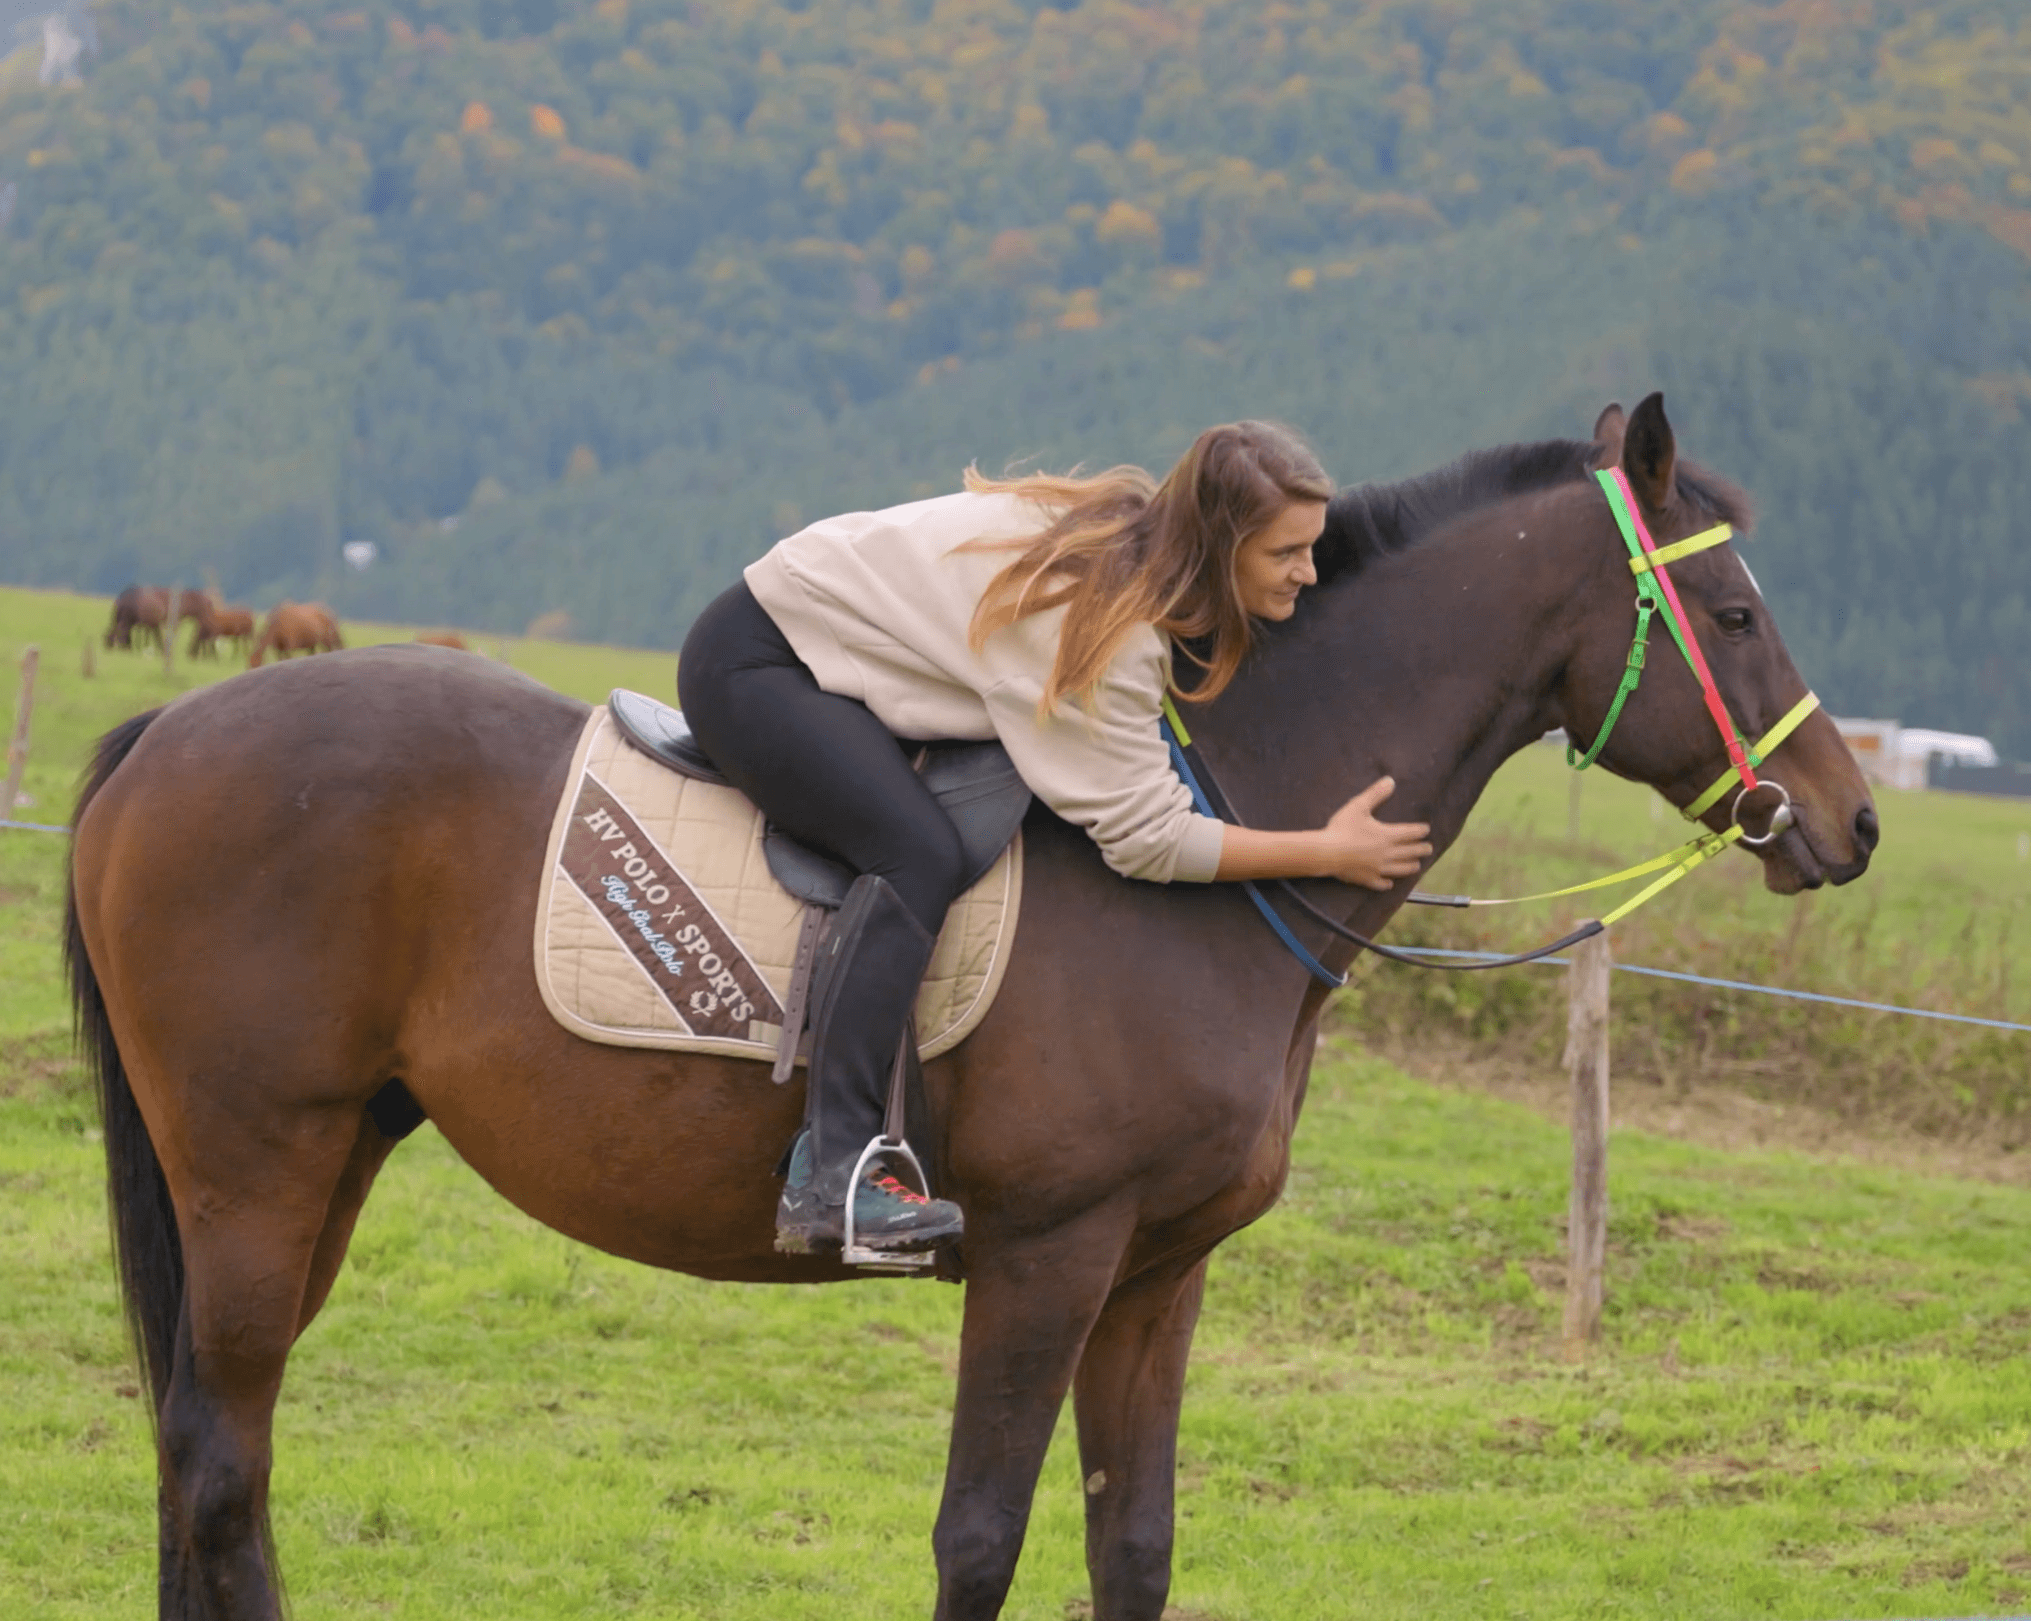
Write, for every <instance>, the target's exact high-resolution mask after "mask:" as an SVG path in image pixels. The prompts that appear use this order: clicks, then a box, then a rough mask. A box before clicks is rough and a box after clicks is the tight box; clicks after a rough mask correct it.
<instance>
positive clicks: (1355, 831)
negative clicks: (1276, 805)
mask: <svg viewBox="0 0 2031 1621" xmlns="http://www.w3.org/2000/svg"><path fill="white" fill-rule="evenodd" d="M1395 792H1396V779H1395V778H1394V777H1378V778H1376V779H1375V781H1373V782H1372V783H1370V784H1369V785H1368V786H1367V787H1366V788H1364V789H1362V790H1361V792H1360V793H1358V794H1356V795H1355V796H1354V797H1353V798H1352V799H1350V800H1348V801H1347V803H1346V804H1344V805H1342V806H1341V807H1340V808H1339V809H1338V810H1336V811H1335V812H1333V815H1332V819H1331V820H1330V821H1328V822H1327V823H1326V825H1325V827H1323V828H1322V829H1321V830H1320V833H1321V836H1322V837H1323V839H1324V841H1325V845H1326V849H1325V857H1326V860H1327V862H1328V866H1327V869H1326V871H1325V873H1324V874H1323V875H1322V876H1324V877H1328V878H1337V879H1339V880H1340V882H1341V883H1343V884H1359V885H1360V886H1361V887H1362V888H1364V889H1387V888H1389V886H1390V883H1391V881H1392V880H1394V879H1397V878H1408V877H1410V876H1411V875H1412V874H1413V873H1415V872H1417V871H1418V869H1419V868H1421V867H1422V866H1423V865H1424V863H1425V858H1426V857H1427V856H1429V855H1430V854H1431V853H1432V847H1431V845H1430V843H1429V842H1428V841H1427V839H1426V835H1427V834H1429V833H1430V832H1431V824H1430V823H1428V822H1381V821H1377V820H1376V818H1375V807H1376V806H1377V805H1380V804H1381V803H1382V802H1383V801H1384V800H1386V799H1387V798H1388V797H1389V796H1390V795H1391V794H1393V793H1395Z"/></svg>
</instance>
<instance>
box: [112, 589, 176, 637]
mask: <svg viewBox="0 0 2031 1621" xmlns="http://www.w3.org/2000/svg"><path fill="white" fill-rule="evenodd" d="M168 620H169V592H168V591H167V590H165V589H164V588H163V587H162V586H159V585H130V586H128V587H127V589H126V590H124V591H122V592H121V593H120V594H119V595H118V596H117V597H115V598H114V599H113V617H112V621H111V622H110V623H109V624H108V625H107V626H106V646H107V647H108V648H114V647H124V648H126V649H128V650H129V651H130V652H131V651H132V650H133V647H134V633H135V632H136V631H137V630H138V631H141V632H143V633H144V634H145V635H147V636H151V637H153V638H154V640H155V646H156V648H157V650H158V651H159V650H160V649H161V647H162V627H163V626H164V625H165V624H166V623H168Z"/></svg>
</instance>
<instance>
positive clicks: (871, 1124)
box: [776, 875, 964, 1255]
mask: <svg viewBox="0 0 2031 1621" xmlns="http://www.w3.org/2000/svg"><path fill="white" fill-rule="evenodd" d="M935 944H937V942H936V940H935V939H934V938H933V937H932V936H931V935H929V934H926V933H925V932H924V926H923V925H922V924H921V923H919V922H918V921H917V920H916V918H915V916H913V915H912V914H911V912H910V909H909V908H908V907H907V906H905V905H904V904H903V902H902V898H901V897H900V896H899V895H897V894H896V892H895V889H894V887H893V886H892V885H890V883H889V882H888V880H887V879H885V878H877V877H874V876H872V875H866V876H863V877H860V878H856V879H855V880H854V882H853V887H852V888H850V889H849V890H847V892H846V899H845V901H844V902H843V903H842V904H841V906H840V908H839V913H838V915H837V916H836V917H835V918H834V919H833V920H832V933H831V935H830V936H829V937H828V938H827V940H826V942H825V949H824V954H823V956H822V957H821V959H820V961H819V964H818V970H817V973H816V975H815V976H814V978H813V983H812V987H811V989H812V996H811V1009H812V1011H811V1067H810V1071H809V1074H808V1077H807V1080H806V1092H805V1103H804V1127H803V1129H802V1130H801V1131H799V1132H798V1134H797V1140H796V1142H795V1143H794V1144H792V1145H791V1150H790V1169H789V1175H788V1177H787V1179H786V1180H785V1181H784V1184H783V1199H782V1203H781V1204H779V1205H778V1206H777V1207H776V1248H777V1249H779V1250H781V1251H783V1252H784V1253H785V1254H790V1255H801V1254H804V1253H805V1252H807V1251H810V1250H836V1249H838V1248H839V1247H840V1246H841V1244H842V1243H843V1242H844V1239H845V1231H846V1200H847V1197H848V1194H849V1190H848V1188H847V1183H848V1181H849V1180H850V1179H851V1178H852V1176H853V1167H854V1163H855V1161H857V1160H858V1159H859V1158H860V1155H861V1152H862V1150H863V1149H865V1148H866V1147H867V1145H868V1144H869V1143H870V1142H872V1141H873V1140H874V1139H875V1138H876V1137H878V1136H879V1135H880V1134H881V1129H882V1117H883V1114H884V1112H885V1108H886V1104H887V1101H888V1090H889V1074H890V1070H891V1068H892V1067H893V1065H894V1063H895V1058H896V1049H897V1047H898V1046H900V1045H901V1042H902V1039H903V1032H904V1026H905V1023H906V1021H907V1020H908V1018H909V1015H910V1009H911V1007H912V1005H913V1004H914V1003H915V1001H916V997H917V987H918V985H919V984H920V983H922V981H923V978H924V969H925V968H926V967H927V966H928V965H929V964H930V961H931V948H932V947H933V946H934V945H935ZM851 1196H852V1198H853V1227H854V1237H855V1239H856V1241H857V1242H859V1243H862V1244H866V1245H868V1246H869V1247H870V1248H874V1249H884V1250H896V1251H912V1250H926V1249H933V1248H935V1247H936V1246H938V1245H940V1244H945V1243H949V1242H951V1241H952V1240H954V1239H956V1238H958V1237H959V1235H960V1233H961V1231H962V1229H963V1226H964V1223H963V1220H962V1218H961V1216H960V1214H959V1207H958V1206H957V1205H955V1204H953V1203H951V1202H950V1201H949V1200H946V1199H927V1198H925V1197H924V1196H923V1195H922V1194H920V1193H916V1192H914V1191H913V1190H911V1189H909V1188H906V1187H904V1186H903V1185H902V1184H901V1183H900V1182H898V1181H897V1180H896V1179H895V1177H894V1176H892V1175H890V1174H888V1170H887V1167H886V1166H884V1164H883V1163H882V1159H881V1156H879V1155H876V1156H875V1157H874V1158H873V1159H872V1160H871V1161H870V1162H869V1164H868V1168H867V1170H866V1171H865V1172H864V1173H863V1174H862V1176H861V1179H860V1184H859V1186H858V1187H856V1188H853V1189H852V1190H851Z"/></svg>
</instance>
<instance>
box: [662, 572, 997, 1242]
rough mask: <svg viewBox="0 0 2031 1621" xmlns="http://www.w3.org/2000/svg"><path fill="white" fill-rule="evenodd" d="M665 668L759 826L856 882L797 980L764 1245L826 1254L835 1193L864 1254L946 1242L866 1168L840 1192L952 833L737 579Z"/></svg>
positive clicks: (942, 1227) (945, 895)
mask: <svg viewBox="0 0 2031 1621" xmlns="http://www.w3.org/2000/svg"><path fill="white" fill-rule="evenodd" d="M679 672H680V681H681V684H682V689H683V699H684V705H685V716H686V718H687V719H688V720H689V721H690V723H691V728H692V731H693V733H694V734H695V735H696V737H697V738H698V741H699V743H700V745H701V746H702V747H703V748H704V749H705V751H706V752H707V753H708V754H710V755H711V756H712V758H713V761H714V763H715V764H717V765H718V766H719V768H720V770H721V771H723V772H724V773H725V774H726V776H727V778H728V779H729V780H730V781H731V782H732V783H733V784H734V785H735V786H736V787H738V788H740V789H741V790H742V791H743V792H745V793H746V794H747V795H748V797H749V798H751V799H752V800H754V802H755V803H756V804H757V805H759V806H760V807H761V809H762V811H763V812H764V813H765V814H766V815H767V816H768V817H769V819H770V820H771V821H773V822H775V823H777V824H778V825H779V826H781V827H782V828H783V829H784V830H785V831H787V832H789V833H790V834H792V835H793V836H794V837H796V838H799V839H802V840H803V841H805V842H806V843H809V844H812V845H815V846H817V847H818V848H819V849H821V850H824V851H825V852H827V853H828V854H830V855H833V856H836V857H838V858H839V859H840V860H842V861H844V862H846V863H847V864H848V865H850V866H851V867H853V868H854V869H855V870H856V871H857V872H859V873H860V874H861V875H862V876H861V877H859V878H857V879H856V880H855V881H854V884H853V886H852V888H851V889H850V890H849V891H848V892H847V896H846V900H845V902H844V904H842V905H841V907H840V908H839V911H838V914H837V915H836V916H835V917H834V919H833V923H832V928H831V932H830V933H829V934H828V935H827V937H826V941H825V945H824V948H823V950H822V952H821V956H820V960H819V966H818V971H817V975H816V978H815V980H814V983H813V986H812V996H811V1032H812V1039H811V1059H810V1067H809V1071H808V1074H807V1077H806V1093H805V1097H806V1102H805V1118H804V1127H803V1129H802V1130H801V1131H800V1132H799V1133H798V1137H797V1141H796V1142H795V1144H793V1146H792V1151H791V1156H790V1169H789V1176H788V1179H787V1180H786V1182H785V1184H784V1189H783V1200H782V1203H781V1205H780V1206H779V1207H778V1209H777V1214H776V1243H777V1247H778V1248H780V1249H784V1250H787V1251H791V1252H802V1251H805V1250H811V1249H822V1248H836V1247H837V1246H838V1244H839V1242H840V1240H841V1238H842V1237H843V1233H844V1225H845V1208H846V1201H847V1199H848V1198H851V1199H852V1200H853V1213H854V1226H855V1230H856V1234H857V1235H858V1236H860V1237H862V1238H863V1239H864V1240H865V1241H866V1242H868V1243H870V1244H871V1245H873V1246H875V1247H879V1248H886V1249H892V1250H907V1249H926V1248H930V1247H932V1246H934V1245H937V1244H940V1243H945V1242H947V1241H949V1240H951V1239H955V1238H957V1237H958V1236H959V1234H960V1231H961V1227H962V1222H961V1218H960V1214H959V1210H958V1207H957V1206H955V1205H952V1204H950V1203H948V1202H946V1201H944V1200H927V1199H924V1198H922V1197H920V1196H917V1195H914V1194H911V1193H909V1192H908V1191H907V1190H905V1189H903V1188H902V1187H901V1185H900V1184H898V1183H897V1182H896V1181H895V1180H894V1178H892V1177H885V1176H883V1175H880V1174H879V1173H876V1174H872V1175H870V1176H867V1177H863V1179H862V1180H861V1182H860V1183H859V1185H858V1186H849V1184H850V1183H852V1181H853V1176H852V1172H853V1167H854V1164H855V1162H856V1161H857V1160H858V1159H859V1158H860V1155H861V1152H862V1151H863V1150H864V1149H865V1148H866V1147H867V1146H868V1144H869V1143H870V1142H871V1141H873V1140H874V1138H875V1137H876V1136H878V1135H879V1134H880V1131H881V1125H882V1112H883V1104H884V1101H885V1099H886V1095H887V1090H888V1078H889V1072H890V1069H891V1066H892V1065H893V1063H894V1061H895V1055H896V1049H897V1046H898V1044H899V1043H900V1041H901V1040H902V1038H903V1032H904V1028H905V1023H906V1021H907V1019H908V1017H909V1013H910V1008H911V1006H912V1004H913V1003H914V1001H915V999H916V994H917V987H918V984H919V982H920V981H921V980H922V979H923V975H924V969H925V967H926V965H927V964H928V963H929V962H930V958H931V949H932V947H933V945H934V944H935V943H936V940H937V933H938V929H939V927H940V925H941V924H942V923H943V922H944V919H945V912H946V909H947V908H948V907H949V906H950V905H951V903H952V901H953V900H954V898H955V897H956V896H957V894H958V890H959V885H960V883H961V882H962V881H963V879H964V877H965V873H964V870H963V865H962V863H963V861H964V856H963V853H962V851H961V849H960V844H959V836H958V833H957V831H956V830H955V829H954V828H953V826H952V822H951V819H950V818H949V817H948V816H947V815H946V814H945V811H944V808H943V807H942V806H940V805H939V804H938V802H937V800H935V799H934V798H933V797H932V796H931V793H930V791H929V790H928V789H926V788H925V786H924V784H923V782H922V781H921V779H919V778H918V776H917V774H916V773H915V772H914V771H912V770H911V769H910V763H909V758H908V756H907V755H906V754H905V753H904V751H903V748H902V746H901V745H900V744H898V743H897V741H896V740H895V738H893V737H892V736H890V735H889V732H888V729H887V728H886V727H884V726H883V725H882V724H881V722H880V721H878V720H876V719H875V717H874V716H873V714H872V713H870V712H869V710H868V709H867V707H866V706H865V705H864V704H861V703H858V702H856V701H854V700H853V699H850V698H842V697H839V696H838V695H836V694H833V693H828V692H824V691H821V690H820V688H819V686H818V683H817V681H816V679H815V678H814V677H813V676H812V674H811V672H810V671H809V670H808V669H806V668H805V667H804V665H803V664H802V662H800V661H799V660H798V658H797V656H796V654H795V652H794V651H793V650H792V649H791V648H790V645H789V643H788V642H787V641H785V640H784V638H783V635H782V632H781V631H780V630H778V629H777V628H776V625H775V622H774V621H773V620H771V619H770V618H769V617H768V615H767V613H766V612H764V611H763V609H762V607H761V605H760V604H759V603H757V602H756V601H755V599H754V597H753V596H752V594H750V593H749V592H748V590H747V588H746V587H745V586H744V585H743V586H737V587H735V589H734V590H733V591H730V592H728V593H727V594H726V595H725V596H723V597H721V598H720V599H719V600H718V601H717V602H715V603H714V604H713V605H712V606H711V607H710V608H708V609H707V610H706V612H705V613H704V614H703V615H701V616H700V617H699V621H698V623H697V625H696V626H694V627H693V629H692V633H691V635H690V636H689V637H687V638H686V640H685V643H684V652H683V655H682V660H681V663H680V666H679ZM793 1039H794V1038H793Z"/></svg>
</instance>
